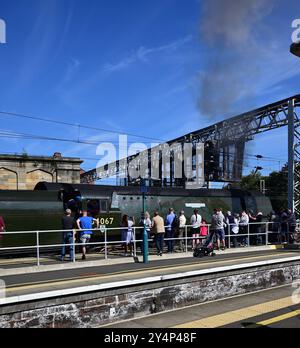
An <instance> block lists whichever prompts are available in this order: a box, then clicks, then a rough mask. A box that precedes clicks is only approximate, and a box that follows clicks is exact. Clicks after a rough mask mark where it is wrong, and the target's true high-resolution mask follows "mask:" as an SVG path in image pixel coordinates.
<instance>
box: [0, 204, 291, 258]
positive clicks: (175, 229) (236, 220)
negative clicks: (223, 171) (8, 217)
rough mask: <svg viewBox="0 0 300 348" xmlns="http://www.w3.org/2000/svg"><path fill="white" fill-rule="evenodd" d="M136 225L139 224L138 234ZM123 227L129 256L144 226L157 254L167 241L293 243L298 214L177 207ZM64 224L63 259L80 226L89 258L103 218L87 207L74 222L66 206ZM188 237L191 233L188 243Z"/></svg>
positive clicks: (1, 227)
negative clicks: (187, 211)
mask: <svg viewBox="0 0 300 348" xmlns="http://www.w3.org/2000/svg"><path fill="white" fill-rule="evenodd" d="M266 222H269V224H268V229H267V230H268V232H269V233H268V240H266ZM134 226H137V227H139V229H137V231H138V232H137V235H136V236H135V235H134ZM120 227H121V238H122V243H123V248H124V255H125V256H133V242H134V239H135V238H136V239H137V240H143V235H144V229H145V230H146V233H147V236H148V239H149V240H151V239H153V241H154V246H155V247H156V252H157V255H159V256H162V255H163V252H164V245H165V244H166V247H167V253H173V252H174V247H175V244H176V245H177V246H178V248H179V250H180V251H184V250H185V248H186V246H187V247H188V248H189V249H191V250H193V249H195V248H196V246H199V245H208V244H209V243H213V244H214V245H215V248H216V249H218V250H225V249H226V247H228V246H230V247H231V246H232V247H234V248H236V247H240V246H241V247H243V246H248V245H263V244H265V243H266V242H268V241H269V242H272V243H276V242H277V243H280V244H281V243H293V242H294V239H293V236H294V232H295V228H296V218H295V215H294V214H293V213H292V211H291V210H287V209H281V210H280V211H279V212H278V213H275V212H271V213H270V214H269V215H268V216H264V215H263V213H262V212H260V211H258V213H257V214H255V213H254V212H253V211H248V212H246V211H242V212H240V213H239V214H238V213H232V212H230V211H227V212H226V213H223V211H222V209H221V208H217V209H215V210H214V213H213V214H212V216H211V219H210V221H207V220H205V219H204V218H203V217H202V216H201V215H200V213H199V210H198V209H195V210H194V212H193V214H192V216H190V217H186V216H185V212H184V211H180V212H179V214H178V215H177V214H176V212H175V211H174V209H173V208H170V209H169V211H168V213H167V214H166V216H164V217H162V216H160V214H159V212H158V211H155V212H154V216H153V218H152V219H151V216H150V214H149V213H148V212H146V213H145V214H142V216H141V219H140V221H139V223H138V224H137V225H136V221H135V218H134V217H131V216H128V215H123V217H122V220H121V224H120ZM62 228H63V230H64V232H63V241H62V244H63V246H62V252H61V261H64V259H65V256H66V245H67V246H68V253H69V254H70V260H73V258H74V243H75V239H76V230H77V229H78V230H79V240H80V242H81V244H82V247H81V249H82V260H85V259H86V251H87V250H86V245H87V244H89V243H90V240H91V236H92V234H93V228H99V219H95V218H93V217H91V216H89V214H88V212H87V211H83V212H82V214H81V216H80V217H79V218H78V219H77V220H76V221H75V222H74V218H73V217H72V211H71V210H70V209H66V211H65V215H64V217H63V218H62ZM1 232H5V223H4V219H3V218H2V217H1V216H0V238H1ZM226 235H227V237H228V238H226ZM228 235H229V236H228ZM186 237H188V244H187V245H186V242H185V238H186ZM229 243H230V245H229ZM140 248H141V251H142V252H143V243H140Z"/></svg>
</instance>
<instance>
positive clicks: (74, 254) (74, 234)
mask: <svg viewBox="0 0 300 348" xmlns="http://www.w3.org/2000/svg"><path fill="white" fill-rule="evenodd" d="M72 233H73V263H75V262H76V246H75V243H76V232H74V231H73V232H72Z"/></svg>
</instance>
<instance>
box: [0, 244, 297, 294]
mask: <svg viewBox="0 0 300 348" xmlns="http://www.w3.org/2000/svg"><path fill="white" fill-rule="evenodd" d="M299 256H300V252H299V251H286V250H271V249H264V250H261V249H253V250H252V249H247V252H245V250H243V251H241V250H235V252H230V251H229V250H227V251H225V252H220V253H218V255H216V256H215V257H205V258H202V259H198V258H193V257H192V254H191V253H190V254H189V255H187V254H182V255H177V254H171V255H164V256H163V257H157V256H153V257H151V258H150V262H149V263H148V264H143V263H135V262H134V261H133V258H124V257H123V258H122V259H120V258H117V259H115V260H114V259H111V260H109V263H103V261H102V264H93V265H92V266H89V264H87V263H85V262H82V263H81V262H79V263H76V264H75V265H74V264H71V266H72V268H70V269H56V270H49V269H47V267H48V266H46V269H44V270H43V271H42V270H39V271H38V272H29V273H27V272H23V273H21V274H13V273H12V274H8V275H5V276H1V279H2V280H4V281H5V283H6V296H7V297H12V296H20V295H26V294H35V293H41V292H46V291H53V290H62V289H70V288H75V287H81V286H89V285H99V284H104V283H112V282H119V281H123V280H132V279H140V278H145V277H151V276H157V275H165V274H168V275H170V274H177V273H181V272H188V271H194V270H204V269H208V270H209V269H211V268H215V267H223V266H232V265H240V264H247V263H249V262H256V261H264V260H276V259H281V258H286V257H298V258H299Z"/></svg>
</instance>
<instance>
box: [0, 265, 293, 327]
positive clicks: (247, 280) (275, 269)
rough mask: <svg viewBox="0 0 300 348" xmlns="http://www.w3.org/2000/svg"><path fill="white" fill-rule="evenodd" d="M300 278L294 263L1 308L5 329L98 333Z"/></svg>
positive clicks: (0, 313) (0, 312)
mask: <svg viewBox="0 0 300 348" xmlns="http://www.w3.org/2000/svg"><path fill="white" fill-rule="evenodd" d="M299 278H300V266H299V265H298V264H295V263H292V262H291V263H288V264H282V265H278V264H277V265H272V266H265V267H260V268H250V269H247V270H239V271H235V272H227V273H226V272H222V273H221V272H220V273H216V274H210V275H205V276H197V277H190V278H184V277H182V278H181V279H177V280H173V281H164V282H159V283H153V284H147V285H146V284H145V285H140V286H133V287H126V288H119V289H115V290H106V291H100V292H94V293H89V294H80V295H72V296H69V297H64V298H52V299H48V300H47V301H46V300H39V301H33V302H30V303H24V304H16V305H7V306H2V307H0V328H10V327H12V328H29V327H43V328H63V327H64V328H65V327H66V328H68V327H96V326H99V325H104V324H108V323H113V322H114V321H119V320H123V319H130V318H138V317H140V316H145V315H149V314H153V313H158V312H163V311H165V310H171V309H176V308H181V307H185V306H187V305H192V304H197V303H203V302H207V301H211V300H216V299H221V298H226V297H229V296H234V295H238V294H245V293H249V292H253V291H255V290H262V289H268V288H271V287H275V286H278V285H284V284H291V283H292V282H293V281H294V280H297V279H299ZM291 292H292V289H291Z"/></svg>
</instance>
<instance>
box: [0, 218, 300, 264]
mask: <svg viewBox="0 0 300 348" xmlns="http://www.w3.org/2000/svg"><path fill="white" fill-rule="evenodd" d="M274 224H275V225H276V226H277V225H278V228H277V229H276V230H275V231H272V230H269V226H270V225H274ZM252 225H253V226H256V225H258V226H259V227H262V228H265V230H264V231H261V232H257V231H256V232H255V233H254V232H253V231H251V232H250V227H251V226H252ZM202 226H205V227H207V228H208V232H207V235H206V236H201V235H200V227H202ZM231 226H238V227H241V226H242V227H246V228H247V233H237V234H235V233H231V229H230V227H231ZM286 226H287V229H286V231H284V233H287V234H290V233H293V232H290V230H289V227H290V226H293V227H295V226H296V227H298V228H299V227H300V225H299V224H298V223H297V224H294V223H293V224H290V223H286ZM193 227H194V226H193V225H185V226H184V227H180V228H179V227H177V228H176V231H177V232H178V230H180V229H181V230H184V231H185V234H184V236H183V235H182V236H179V237H176V238H175V237H174V238H164V240H165V241H180V242H181V243H182V242H183V241H185V252H188V241H191V240H193V241H194V240H197V241H198V240H203V239H206V238H207V237H208V235H210V232H211V231H212V227H211V224H200V225H199V227H197V232H198V231H199V232H198V233H193V234H196V235H197V236H196V237H189V236H188V229H189V228H190V229H191V231H192V232H195V231H194V230H195V228H194V229H193ZM280 227H281V223H280V222H251V223H248V224H246V225H239V224H238V225H237V224H226V225H225V226H224V232H225V239H228V247H229V248H230V247H231V238H236V237H238V238H239V237H246V238H248V242H247V243H246V244H247V246H250V243H249V242H250V237H253V236H265V237H266V245H268V240H269V238H268V236H269V235H271V234H277V235H278V234H280V232H281V231H280ZM198 228H199V229H198ZM127 229H128V227H105V226H104V229H103V226H102V227H99V228H92V229H70V230H43V231H16V232H1V233H0V235H14V234H35V235H36V244H35V245H31V246H16V247H0V252H1V251H9V250H32V249H36V253H37V265H38V266H40V250H41V249H48V248H62V247H73V255H74V256H73V261H74V262H75V247H77V246H82V245H83V244H82V243H76V242H75V239H74V242H73V243H69V244H67V243H60V244H40V235H41V234H45V233H61V234H64V233H68V232H72V231H73V232H74V233H78V232H80V233H81V234H82V233H83V232H84V231H92V232H100V233H101V235H103V236H104V241H99V242H88V243H85V246H104V249H105V259H107V258H108V251H107V247H108V246H110V245H112V246H113V245H118V244H119V245H120V244H124V241H123V240H121V241H120V240H118V241H109V240H108V239H107V237H108V236H109V233H108V232H109V231H124V230H127ZM129 229H131V230H132V232H133V240H132V243H133V246H134V255H135V256H136V251H137V245H136V243H141V242H143V240H142V239H137V238H136V231H137V230H144V227H142V226H133V227H131V228H129ZM168 229H170V226H169V225H167V226H165V230H166V232H167V230H168ZM226 232H228V233H226ZM239 232H240V230H239ZM152 234H154V235H155V233H154V232H152V231H151V235H152ZM146 241H148V242H153V241H154V238H147V239H146Z"/></svg>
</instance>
